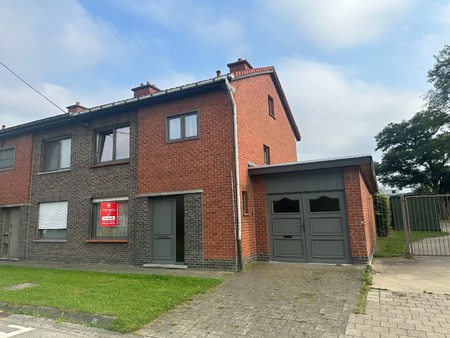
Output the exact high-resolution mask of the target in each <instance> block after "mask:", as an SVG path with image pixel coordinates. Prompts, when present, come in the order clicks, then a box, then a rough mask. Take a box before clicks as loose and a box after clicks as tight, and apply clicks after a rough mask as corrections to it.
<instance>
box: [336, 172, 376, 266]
mask: <svg viewBox="0 0 450 338" xmlns="http://www.w3.org/2000/svg"><path fill="white" fill-rule="evenodd" d="M343 174H344V185H345V198H346V204H347V215H348V216H347V218H348V227H349V233H350V247H351V256H352V260H353V262H355V263H364V262H367V261H368V260H369V259H370V258H371V257H372V255H373V251H374V246H375V238H376V229H375V222H374V209H373V208H374V207H373V200H372V197H371V194H370V192H369V190H368V188H367V185H366V183H365V182H364V179H363V177H362V175H361V171H360V169H359V168H358V167H347V168H344V172H343Z"/></svg>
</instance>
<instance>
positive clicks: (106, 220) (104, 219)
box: [100, 202, 119, 227]
mask: <svg viewBox="0 0 450 338" xmlns="http://www.w3.org/2000/svg"><path fill="white" fill-rule="evenodd" d="M117 204H118V203H117V202H101V203H100V226H101V227H116V226H118V225H119V222H118V218H117V214H118V212H117V209H118V208H117Z"/></svg>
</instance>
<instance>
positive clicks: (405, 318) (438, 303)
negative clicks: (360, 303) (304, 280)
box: [345, 289, 450, 338]
mask: <svg viewBox="0 0 450 338" xmlns="http://www.w3.org/2000/svg"><path fill="white" fill-rule="evenodd" d="M345 337H394V338H400V337H436V338H437V337H442V338H450V295H447V294H433V293H413V292H393V291H389V290H378V289H372V290H370V291H369V294H368V298H367V308H366V314H365V315H357V314H351V315H350V318H349V321H348V326H347V329H346V332H345Z"/></svg>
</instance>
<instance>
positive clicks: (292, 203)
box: [267, 192, 350, 263]
mask: <svg viewBox="0 0 450 338" xmlns="http://www.w3.org/2000/svg"><path fill="white" fill-rule="evenodd" d="M267 201H268V210H269V212H268V213H269V241H270V244H271V245H270V259H271V260H275V261H287V262H292V261H293V262H321V263H349V262H350V248H349V241H348V226H347V219H346V211H345V202H344V193H343V192H320V193H302V194H283V195H269V196H268V198H267Z"/></svg>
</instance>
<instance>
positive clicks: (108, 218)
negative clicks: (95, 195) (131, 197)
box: [92, 197, 128, 239]
mask: <svg viewBox="0 0 450 338" xmlns="http://www.w3.org/2000/svg"><path fill="white" fill-rule="evenodd" d="M92 209H93V227H92V236H93V238H105V239H107V238H110V239H111V238H112V239H117V238H122V239H123V238H127V237H128V198H127V197H119V198H108V199H95V200H94V201H93V208H92Z"/></svg>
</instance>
